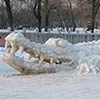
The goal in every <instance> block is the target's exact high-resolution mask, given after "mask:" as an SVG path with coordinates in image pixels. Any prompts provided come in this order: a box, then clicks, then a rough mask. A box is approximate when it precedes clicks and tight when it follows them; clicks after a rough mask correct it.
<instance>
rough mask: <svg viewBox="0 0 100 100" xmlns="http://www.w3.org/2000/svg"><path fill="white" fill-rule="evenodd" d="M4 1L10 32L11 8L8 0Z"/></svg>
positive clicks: (11, 25) (11, 22)
mask: <svg viewBox="0 0 100 100" xmlns="http://www.w3.org/2000/svg"><path fill="white" fill-rule="evenodd" d="M4 1H5V4H6V10H7V15H8V23H9V27H11V31H13V17H12V11H11V6H10V0H4Z"/></svg>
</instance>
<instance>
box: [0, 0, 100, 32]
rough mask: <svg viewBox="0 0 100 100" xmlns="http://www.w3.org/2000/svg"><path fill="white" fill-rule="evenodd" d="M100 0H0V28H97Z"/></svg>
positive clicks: (99, 25) (99, 15) (98, 24)
mask: <svg viewBox="0 0 100 100" xmlns="http://www.w3.org/2000/svg"><path fill="white" fill-rule="evenodd" d="M99 8H100V0H0V28H7V27H12V29H13V28H16V27H17V28H18V27H21V26H24V27H28V28H29V27H38V28H39V31H40V32H41V28H42V27H44V28H45V31H47V30H48V28H52V27H62V28H65V27H66V29H67V30H68V29H69V27H72V30H73V31H75V28H76V27H88V24H90V27H89V28H88V30H91V32H93V31H94V28H99V27H100V9H99Z"/></svg>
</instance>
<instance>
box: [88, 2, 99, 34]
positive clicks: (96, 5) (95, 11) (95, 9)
mask: <svg viewBox="0 0 100 100" xmlns="http://www.w3.org/2000/svg"><path fill="white" fill-rule="evenodd" d="M87 1H88V2H89V3H90V4H91V5H92V13H91V33H93V32H94V27H95V20H96V16H97V14H98V10H99V8H100V0H87Z"/></svg>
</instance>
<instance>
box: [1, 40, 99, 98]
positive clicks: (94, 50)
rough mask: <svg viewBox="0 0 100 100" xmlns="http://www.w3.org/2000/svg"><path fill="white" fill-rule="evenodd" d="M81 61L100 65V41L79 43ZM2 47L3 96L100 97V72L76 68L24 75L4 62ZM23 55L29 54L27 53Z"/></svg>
mask: <svg viewBox="0 0 100 100" xmlns="http://www.w3.org/2000/svg"><path fill="white" fill-rule="evenodd" d="M75 48H76V50H78V51H79V52H78V54H77V55H78V56H77V57H78V59H79V60H78V61H79V62H78V63H79V64H87V66H88V67H89V68H91V69H92V68H95V67H98V69H99V68H100V57H99V56H100V40H98V41H93V42H88V43H85V42H84V43H78V44H75ZM4 52H5V49H4V48H2V47H0V99H100V74H99V70H98V73H97V74H95V75H94V74H92V73H90V74H88V75H87V74H80V75H79V74H77V69H76V70H74V71H67V72H66V71H64V70H63V71H60V72H58V73H48V74H37V75H21V74H20V73H19V72H17V71H16V70H14V69H13V68H11V67H10V66H9V65H7V64H6V63H4V62H3V61H2V55H3V53H4ZM18 55H19V56H26V54H25V53H23V54H20V53H18Z"/></svg>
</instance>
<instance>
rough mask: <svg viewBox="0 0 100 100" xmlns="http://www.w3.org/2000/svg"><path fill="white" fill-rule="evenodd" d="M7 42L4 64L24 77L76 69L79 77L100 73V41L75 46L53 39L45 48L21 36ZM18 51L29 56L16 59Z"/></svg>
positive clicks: (44, 45) (18, 35) (9, 36)
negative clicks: (83, 74)
mask: <svg viewBox="0 0 100 100" xmlns="http://www.w3.org/2000/svg"><path fill="white" fill-rule="evenodd" d="M5 40H6V43H5V49H6V52H5V54H4V55H3V57H2V59H3V61H4V62H6V63H7V64H9V65H10V66H12V67H13V68H15V69H16V70H18V71H19V72H21V73H23V74H37V73H51V72H57V71H60V70H72V71H73V70H74V69H78V73H79V74H81V73H84V72H85V73H86V74H88V73H94V74H96V73H97V72H98V71H100V67H99V66H100V50H99V49H100V46H99V44H100V41H97V42H87V43H83V44H74V45H73V44H71V43H69V42H68V41H67V40H64V39H61V38H50V39H48V40H47V41H46V42H45V43H44V44H41V43H35V42H31V41H30V40H29V39H26V38H25V37H24V35H23V34H22V33H19V32H12V33H10V34H9V35H8V36H7V37H6V38H5ZM18 51H20V52H21V53H23V52H25V53H27V54H28V55H29V56H28V57H27V59H25V58H21V57H20V56H18V55H16V53H17V52H18ZM90 51H91V52H90ZM32 59H33V60H32Z"/></svg>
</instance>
